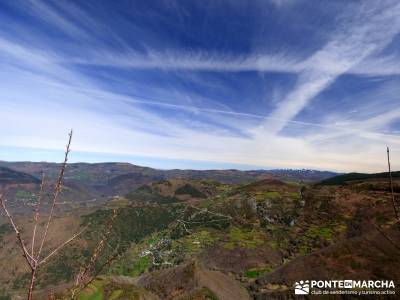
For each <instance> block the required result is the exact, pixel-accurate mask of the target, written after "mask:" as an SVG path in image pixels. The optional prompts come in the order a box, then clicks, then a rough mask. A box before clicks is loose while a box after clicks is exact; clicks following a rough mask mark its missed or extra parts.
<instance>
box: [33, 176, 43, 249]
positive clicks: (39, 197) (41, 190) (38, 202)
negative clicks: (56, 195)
mask: <svg viewBox="0 0 400 300" xmlns="http://www.w3.org/2000/svg"><path fill="white" fill-rule="evenodd" d="M43 188H44V173H42V180H41V182H40V191H39V196H38V200H37V203H36V211H35V216H34V223H35V225H34V226H33V232H32V243H31V244H32V249H31V250H32V251H31V255H32V257H34V256H35V253H34V251H35V239H36V229H37V225H38V222H39V214H40V204H41V201H42V197H43Z"/></svg>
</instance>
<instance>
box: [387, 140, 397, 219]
mask: <svg viewBox="0 0 400 300" xmlns="http://www.w3.org/2000/svg"><path fill="white" fill-rule="evenodd" d="M386 150H387V162H388V169H389V180H390V191H391V195H392V204H393V211H394V214H395V216H396V218H397V220H398V221H400V216H399V214H398V212H397V207H396V201H395V198H394V189H393V178H392V170H391V168H390V151H389V147H386Z"/></svg>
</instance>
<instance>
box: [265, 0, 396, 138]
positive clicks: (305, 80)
mask: <svg viewBox="0 0 400 300" xmlns="http://www.w3.org/2000/svg"><path fill="white" fill-rule="evenodd" d="M399 13H400V5H399V3H396V2H394V1H387V3H386V5H383V6H382V4H381V3H380V4H376V5H371V4H368V5H367V4H364V5H363V6H361V9H359V11H357V12H356V14H355V16H354V15H348V16H346V18H345V19H344V20H343V21H342V24H340V25H339V28H338V29H337V33H335V34H334V35H333V37H332V38H331V40H330V41H329V42H328V43H327V45H325V46H324V47H323V48H322V49H320V50H319V51H317V52H316V53H315V54H313V55H312V56H311V57H310V58H309V59H308V60H307V61H306V64H311V65H322V66H325V67H323V68H322V70H316V69H313V70H305V71H303V72H301V73H300V75H299V79H298V83H297V85H296V87H295V88H294V89H293V91H291V92H290V93H289V94H288V95H287V96H286V97H285V99H283V101H282V102H281V103H280V104H279V106H278V107H277V109H276V110H275V111H274V112H272V114H271V115H272V116H273V117H276V118H277V119H280V120H282V121H278V122H274V121H273V122H267V123H266V124H265V125H264V127H265V128H266V130H268V132H279V131H280V130H282V129H283V128H284V127H285V125H286V121H285V120H291V119H292V118H293V117H295V116H296V115H297V114H298V113H299V112H300V111H301V110H302V109H303V108H304V107H305V106H306V105H308V103H309V102H310V101H311V100H312V99H313V98H314V97H315V96H316V95H318V94H319V93H320V92H321V91H323V90H324V89H326V88H327V87H328V86H329V85H330V84H331V83H333V82H334V81H335V80H336V78H338V77H339V76H340V75H342V74H345V73H346V72H347V71H349V70H350V69H351V68H352V67H353V66H355V65H357V64H359V63H360V62H362V61H363V60H364V59H366V58H367V57H368V56H370V55H372V54H374V53H377V52H379V51H380V50H382V49H383V48H384V47H385V46H386V45H388V44H389V43H390V42H391V41H392V39H393V37H394V36H395V35H396V34H398V33H399V32H400V19H399V18H398V15H399ZM326 69H329V70H331V71H329V72H328V71H323V70H326Z"/></svg>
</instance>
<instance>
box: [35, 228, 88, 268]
mask: <svg viewBox="0 0 400 300" xmlns="http://www.w3.org/2000/svg"><path fill="white" fill-rule="evenodd" d="M87 228H88V226H86V227H85V228H83V229H82V230H81V231H79V232H78V233H76V234H74V235H73V236H72V237H71V238H70V239H68V240H66V241H65V242H64V243H62V244H61V245H60V246H58V247H57V248H56V249H54V250H53V251H52V252H51V253H50V254H49V255H47V256H46V257H45V258H43V259H42V260H41V261H40V262H38V265H42V264H44V263H45V262H46V261H47V260H48V259H49V258H50V257H52V256H53V255H54V254H56V253H57V252H58V251H60V250H61V249H62V248H64V246H66V245H67V244H69V243H70V242H72V241H73V240H74V239H76V238H77V237H78V236H80V235H81V234H82V233H83V232H84V231H85V230H86V229H87Z"/></svg>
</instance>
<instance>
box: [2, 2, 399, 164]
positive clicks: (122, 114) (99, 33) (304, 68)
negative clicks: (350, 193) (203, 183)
mask: <svg viewBox="0 0 400 300" xmlns="http://www.w3.org/2000/svg"><path fill="white" fill-rule="evenodd" d="M399 15H400V2H399V1H397V0H393V1H389V0H388V1H348V0H346V1H345V0H343V1H341V0H337V1H317V0H315V1H311V0H263V1H261V0H260V1H258V0H254V1H238V0H237V1H236V0H228V1H218V0H211V1H206V0H201V1H166V0H165V1H152V0H148V1H122V0H121V1H99V0H96V1H89V0H88V1H40V0H36V1H29V0H26V1H17V0H5V1H1V2H0V90H1V97H0V105H1V110H0V119H1V120H2V128H1V130H0V159H1V160H48V161H58V160H60V159H61V158H62V152H61V151H62V147H63V146H64V144H65V140H66V132H67V131H68V129H69V128H73V129H74V132H75V134H74V140H73V152H72V154H71V159H72V161H89V162H100V161H129V162H132V163H136V164H142V165H148V166H152V167H160V168H196V169H206V168H240V169H251V168H312V169H328V170H336V171H366V172H374V171H384V170H385V150H386V149H385V147H386V145H388V146H390V148H391V150H392V155H393V166H394V168H396V169H400V139H399V137H400V34H399V33H400V18H399Z"/></svg>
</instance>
